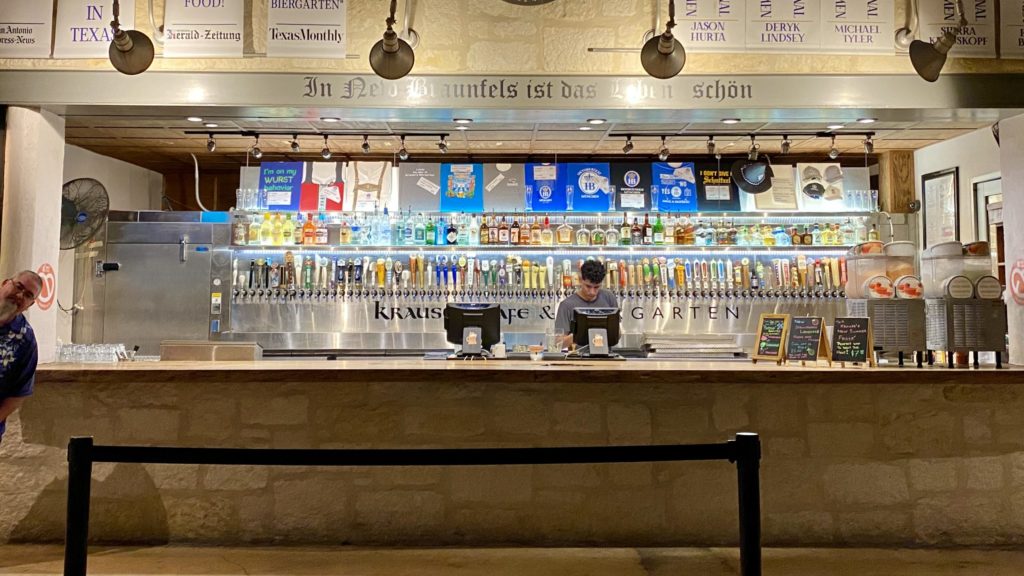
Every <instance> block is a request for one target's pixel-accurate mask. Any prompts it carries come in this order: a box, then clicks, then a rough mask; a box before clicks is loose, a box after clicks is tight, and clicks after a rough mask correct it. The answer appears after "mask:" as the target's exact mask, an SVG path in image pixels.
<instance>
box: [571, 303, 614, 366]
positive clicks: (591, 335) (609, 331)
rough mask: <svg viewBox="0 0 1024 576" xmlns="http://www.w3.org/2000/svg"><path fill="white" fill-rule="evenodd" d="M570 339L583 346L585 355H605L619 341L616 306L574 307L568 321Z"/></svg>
mask: <svg viewBox="0 0 1024 576" xmlns="http://www.w3.org/2000/svg"><path fill="white" fill-rule="evenodd" d="M569 330H571V331H572V340H573V342H575V343H576V346H577V347H578V348H584V347H585V349H586V350H587V352H586V353H585V354H584V355H585V356H594V357H607V356H610V355H611V350H610V349H611V347H612V346H615V345H616V344H618V343H619V309H618V308H576V309H574V310H573V311H572V320H571V321H570V322H569Z"/></svg>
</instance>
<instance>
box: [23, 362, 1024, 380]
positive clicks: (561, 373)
mask: <svg viewBox="0 0 1024 576" xmlns="http://www.w3.org/2000/svg"><path fill="white" fill-rule="evenodd" d="M36 380H37V382H39V383H44V384H45V383H48V382H54V383H70V382H79V383H116V382H124V383H132V382H166V381H173V380H180V381H181V382H182V383H187V382H189V381H193V382H197V383H198V382H204V383H208V382H210V381H230V382H296V381H305V382H310V381H322V382H324V383H325V384H328V383H333V382H437V383H439V384H441V383H447V384H450V383H457V382H468V381H474V382H483V383H490V382H494V383H502V382H504V383H510V382H524V381H525V382H573V381H575V382H582V383H587V382H595V383H596V382H601V383H608V382H620V383H622V384H637V383H686V382H701V383H714V382H720V383H736V384H752V383H753V384H756V383H764V384H827V383H835V384H855V383H867V384H894V383H933V384H940V385H941V384H1024V367H1018V366H1011V367H1005V368H1003V369H1000V370H996V369H995V368H992V367H985V368H980V369H973V368H955V369H948V368H945V367H939V366H933V367H925V368H917V367H916V366H915V365H914V364H912V363H907V365H906V366H905V367H903V368H899V367H895V366H892V367H889V366H883V367H876V368H869V367H864V366H850V365H848V366H847V367H845V368H842V367H840V366H839V365H838V364H836V365H833V366H832V367H829V366H827V365H825V364H821V365H817V366H800V365H799V364H795V365H793V364H791V365H785V366H777V365H775V363H773V362H758V363H757V364H754V363H752V362H750V361H735V362H730V361H725V362H690V361H664V360H662V361H655V360H627V361H617V362H616V361H598V360H567V361H541V362H532V361H523V360H472V361H470V360H447V361H442V360H424V359H421V358H398V357H395V358H360V359H345V360H319V359H315V360H263V361H256V362H182V361H168V362H120V363H116V364H43V365H40V366H39V369H38V372H37V375H36Z"/></svg>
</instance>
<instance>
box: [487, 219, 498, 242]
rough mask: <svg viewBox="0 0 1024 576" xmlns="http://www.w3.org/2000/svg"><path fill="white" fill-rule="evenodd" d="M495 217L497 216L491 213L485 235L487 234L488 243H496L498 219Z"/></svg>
mask: <svg viewBox="0 0 1024 576" xmlns="http://www.w3.org/2000/svg"><path fill="white" fill-rule="evenodd" d="M496 218H497V217H496V216H494V215H493V214H491V225H490V227H488V229H487V235H488V238H487V243H488V244H498V232H499V230H498V221H497V220H496Z"/></svg>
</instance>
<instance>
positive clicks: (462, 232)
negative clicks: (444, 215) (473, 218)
mask: <svg viewBox="0 0 1024 576" xmlns="http://www.w3.org/2000/svg"><path fill="white" fill-rule="evenodd" d="M455 243H456V244H458V245H459V246H469V225H468V224H466V219H465V217H463V218H459V224H458V232H457V233H456V236H455Z"/></svg>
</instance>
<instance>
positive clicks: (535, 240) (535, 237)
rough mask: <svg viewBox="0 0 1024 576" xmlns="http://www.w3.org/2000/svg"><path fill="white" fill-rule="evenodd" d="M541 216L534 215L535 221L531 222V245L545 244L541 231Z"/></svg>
mask: <svg viewBox="0 0 1024 576" xmlns="http://www.w3.org/2000/svg"><path fill="white" fill-rule="evenodd" d="M541 230H542V228H541V225H540V218H538V217H537V216H534V217H533V223H532V224H530V245H531V246H540V245H541V244H543V237H544V235H543V234H542V233H541Z"/></svg>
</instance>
